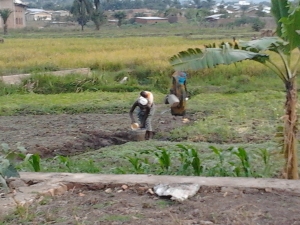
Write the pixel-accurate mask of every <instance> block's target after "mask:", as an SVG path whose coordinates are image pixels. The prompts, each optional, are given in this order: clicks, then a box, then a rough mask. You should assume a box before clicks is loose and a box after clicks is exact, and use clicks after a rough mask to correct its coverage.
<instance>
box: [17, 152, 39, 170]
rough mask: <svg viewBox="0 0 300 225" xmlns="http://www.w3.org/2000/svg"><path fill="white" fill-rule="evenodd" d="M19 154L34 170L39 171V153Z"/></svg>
mask: <svg viewBox="0 0 300 225" xmlns="http://www.w3.org/2000/svg"><path fill="white" fill-rule="evenodd" d="M19 156H20V157H21V158H22V159H24V161H25V162H29V164H30V165H31V166H32V168H33V170H34V172H40V171H41V164H40V161H41V157H40V155H39V154H37V153H35V154H26V155H25V154H19Z"/></svg>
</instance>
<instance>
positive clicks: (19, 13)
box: [0, 0, 26, 29]
mask: <svg viewBox="0 0 300 225" xmlns="http://www.w3.org/2000/svg"><path fill="white" fill-rule="evenodd" d="M0 9H11V10H12V11H13V12H12V13H11V14H10V16H9V18H8V20H7V26H8V29H12V28H14V29H15V28H23V27H25V26H26V20H25V7H24V6H22V5H19V4H14V3H13V0H1V1H0ZM0 28H3V21H2V19H1V18H0Z"/></svg>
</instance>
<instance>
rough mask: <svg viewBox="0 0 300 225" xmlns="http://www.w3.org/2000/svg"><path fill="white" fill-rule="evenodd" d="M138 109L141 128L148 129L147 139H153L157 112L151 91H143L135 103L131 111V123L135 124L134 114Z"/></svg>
mask: <svg viewBox="0 0 300 225" xmlns="http://www.w3.org/2000/svg"><path fill="white" fill-rule="evenodd" d="M136 107H139V111H138V114H137V117H138V120H139V124H140V128H142V129H146V133H145V139H146V140H149V139H152V138H153V135H154V131H153V127H152V116H153V115H154V112H155V105H154V98H153V94H152V93H151V92H150V91H142V92H141V93H140V96H139V98H138V99H137V100H136V101H135V102H134V103H133V105H132V107H131V109H130V111H129V116H130V118H131V123H135V119H134V116H133V112H134V110H135V108H136Z"/></svg>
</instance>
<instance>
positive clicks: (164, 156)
mask: <svg viewBox="0 0 300 225" xmlns="http://www.w3.org/2000/svg"><path fill="white" fill-rule="evenodd" d="M157 149H158V150H159V151H156V152H154V155H155V156H156V158H157V160H158V162H159V165H160V167H161V168H162V170H163V171H164V172H168V171H169V169H170V167H171V153H170V152H169V151H168V150H166V149H165V148H162V147H157Z"/></svg>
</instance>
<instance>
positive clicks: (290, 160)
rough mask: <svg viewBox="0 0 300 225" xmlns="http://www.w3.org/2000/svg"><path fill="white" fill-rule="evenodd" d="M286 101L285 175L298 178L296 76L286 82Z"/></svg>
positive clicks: (288, 177)
mask: <svg viewBox="0 0 300 225" xmlns="http://www.w3.org/2000/svg"><path fill="white" fill-rule="evenodd" d="M286 91H287V93H286V103H285V119H284V149H283V150H284V156H285V160H286V165H285V176H286V178H287V179H294V180H295V179H298V178H299V175H298V157H297V120H298V117H297V88H296V77H294V78H293V79H290V80H289V81H288V82H287V83H286Z"/></svg>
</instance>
